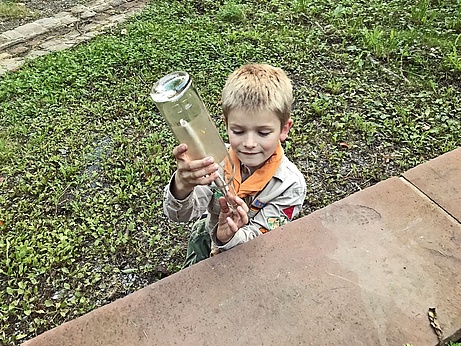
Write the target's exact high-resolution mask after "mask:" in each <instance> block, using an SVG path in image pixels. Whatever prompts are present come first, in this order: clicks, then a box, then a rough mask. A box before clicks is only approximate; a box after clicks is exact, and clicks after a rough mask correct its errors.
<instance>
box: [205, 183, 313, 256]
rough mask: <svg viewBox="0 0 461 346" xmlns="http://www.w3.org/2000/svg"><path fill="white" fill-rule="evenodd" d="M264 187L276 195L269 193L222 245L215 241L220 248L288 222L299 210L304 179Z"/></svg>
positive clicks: (302, 196) (234, 244) (231, 245)
mask: <svg viewBox="0 0 461 346" xmlns="http://www.w3.org/2000/svg"><path fill="white" fill-rule="evenodd" d="M266 188H268V189H269V191H277V190H278V195H277V196H273V193H269V194H268V199H270V200H269V201H268V202H267V203H266V204H265V205H264V206H263V207H262V208H261V209H260V210H259V211H258V212H257V213H256V214H255V215H254V216H253V217H252V218H251V219H250V221H249V223H248V225H246V226H244V227H242V228H240V229H239V230H238V231H237V233H235V235H234V237H233V238H232V239H231V240H230V241H229V242H227V243H226V244H224V245H219V242H216V243H217V244H218V247H219V248H220V249H222V250H229V249H231V248H233V247H234V246H237V245H239V244H242V243H245V242H247V241H249V240H251V239H254V238H256V237H257V236H259V235H261V234H263V233H266V232H268V231H271V230H273V229H275V228H277V227H279V226H282V225H284V224H286V223H288V222H290V221H291V220H292V219H293V218H294V217H295V216H296V215H298V213H299V212H300V211H301V209H302V206H303V203H304V199H305V197H306V185H305V181H304V179H299V180H295V181H294V182H293V181H292V183H291V184H290V185H289V186H286V184H283V183H281V184H279V186H278V187H277V188H273V187H271V186H268V187H266ZM250 210H251V207H250ZM250 212H251V211H250ZM214 233H216V232H214Z"/></svg>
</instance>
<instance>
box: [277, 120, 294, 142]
mask: <svg viewBox="0 0 461 346" xmlns="http://www.w3.org/2000/svg"><path fill="white" fill-rule="evenodd" d="M292 125H293V119H291V118H290V119H288V121H287V122H286V124H285V125H283V127H282V131H281V132H280V141H281V142H283V141H284V140H285V139H287V137H288V132H290V129H291V126H292Z"/></svg>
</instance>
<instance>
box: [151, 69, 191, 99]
mask: <svg viewBox="0 0 461 346" xmlns="http://www.w3.org/2000/svg"><path fill="white" fill-rule="evenodd" d="M191 83H192V80H191V78H190V76H189V74H188V73H187V72H184V71H176V72H172V73H170V74H167V75H166V76H164V77H162V78H160V79H159V80H158V82H156V83H155V84H154V86H153V87H152V90H151V93H150V96H151V97H152V100H154V102H160V103H162V102H170V101H173V102H174V101H177V100H178V99H179V98H181V96H182V95H183V94H184V92H185V91H186V90H187V89H188V88H189V86H190V85H191Z"/></svg>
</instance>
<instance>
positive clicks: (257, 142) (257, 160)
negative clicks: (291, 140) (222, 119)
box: [226, 109, 293, 172]
mask: <svg viewBox="0 0 461 346" xmlns="http://www.w3.org/2000/svg"><path fill="white" fill-rule="evenodd" d="M292 124H293V120H292V119H291V118H290V119H289V120H288V122H287V123H286V124H285V125H284V126H283V127H282V126H281V123H280V119H279V118H278V117H277V115H276V114H275V113H274V112H271V111H259V112H254V111H252V112H249V111H245V110H240V109H234V110H232V111H230V112H229V114H228V117H227V122H226V126H227V133H228V135H229V142H230V145H231V147H232V149H233V150H234V152H235V154H236V155H237V157H238V158H239V159H240V161H241V162H242V163H243V164H244V165H245V166H247V167H248V168H249V169H250V171H251V172H254V171H255V170H256V169H258V168H259V167H261V166H262V165H263V163H264V162H266V160H267V159H268V158H269V157H271V155H272V154H273V153H274V151H275V149H276V148H277V146H278V143H279V141H284V140H285V139H286V138H287V136H288V131H289V130H290V128H291V125H292Z"/></svg>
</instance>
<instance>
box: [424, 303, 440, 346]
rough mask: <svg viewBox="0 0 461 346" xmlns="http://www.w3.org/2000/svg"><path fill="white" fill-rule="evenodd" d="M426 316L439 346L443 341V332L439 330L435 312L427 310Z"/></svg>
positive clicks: (433, 309) (430, 309) (431, 309)
mask: <svg viewBox="0 0 461 346" xmlns="http://www.w3.org/2000/svg"><path fill="white" fill-rule="evenodd" d="M427 316H428V317H429V322H430V324H431V327H432V329H433V330H434V332H435V334H436V335H437V339H438V340H439V345H440V344H441V343H442V341H443V332H442V329H441V328H440V325H439V322H438V321H437V312H436V311H435V308H429V311H428V312H427Z"/></svg>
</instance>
